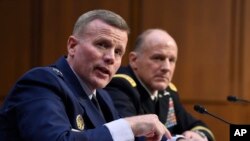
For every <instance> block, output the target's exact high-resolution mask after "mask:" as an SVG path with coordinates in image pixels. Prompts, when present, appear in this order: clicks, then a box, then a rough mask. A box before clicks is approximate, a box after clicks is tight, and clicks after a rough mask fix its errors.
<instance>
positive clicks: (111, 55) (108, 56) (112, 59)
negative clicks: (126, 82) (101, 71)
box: [104, 49, 115, 64]
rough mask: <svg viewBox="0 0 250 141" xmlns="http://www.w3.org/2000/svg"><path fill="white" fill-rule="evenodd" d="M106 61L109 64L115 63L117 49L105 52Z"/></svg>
mask: <svg viewBox="0 0 250 141" xmlns="http://www.w3.org/2000/svg"><path fill="white" fill-rule="evenodd" d="M104 61H105V62H106V63H108V64H114V62H115V51H114V50H113V49H110V50H107V51H106V52H105V54H104Z"/></svg>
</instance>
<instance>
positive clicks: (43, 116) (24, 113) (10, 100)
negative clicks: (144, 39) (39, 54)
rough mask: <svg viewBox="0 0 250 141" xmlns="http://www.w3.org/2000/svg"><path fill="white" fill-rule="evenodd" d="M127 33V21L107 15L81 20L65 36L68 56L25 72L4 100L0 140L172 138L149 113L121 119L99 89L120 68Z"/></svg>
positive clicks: (97, 12) (93, 14) (102, 12)
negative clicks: (71, 31)
mask: <svg viewBox="0 0 250 141" xmlns="http://www.w3.org/2000/svg"><path fill="white" fill-rule="evenodd" d="M128 33H129V28H128V26H127V23H126V22H125V21H124V20H123V19H122V18H121V17H120V16H119V15H117V14H115V13H113V12H111V11H107V10H93V11H89V12H87V13H85V14H83V15H82V16H80V17H79V18H78V20H77V22H76V24H75V26H74V30H73V34H72V35H71V36H70V37H69V38H68V43H67V50H68V55H67V56H64V57H61V58H60V59H59V60H58V61H57V62H56V63H55V64H53V65H50V66H48V67H37V68H34V69H32V70H30V71H28V72H27V73H25V74H24V75H23V76H22V77H21V78H20V79H19V80H18V81H17V83H16V84H15V85H14V87H13V88H12V90H11V91H10V93H9V95H8V96H7V97H6V99H5V101H4V103H3V107H2V108H1V109H0V140H1V141H112V140H115V141H131V140H134V139H135V137H139V136H144V137H145V138H146V139H152V140H156V141H159V140H160V139H161V138H162V136H166V137H167V138H171V135H170V133H169V131H168V130H167V129H166V128H165V127H164V125H163V124H162V123H161V122H160V121H159V120H158V117H157V116H156V115H154V114H148V115H145V116H135V117H129V118H120V117H119V116H118V114H117V112H116V110H115V108H114V105H113V103H112V100H111V98H110V97H109V96H108V94H107V93H106V92H105V91H104V90H102V89H100V88H103V87H104V86H106V84H107V83H108V82H109V81H110V80H111V78H112V77H113V75H114V74H115V72H116V71H117V69H118V68H119V67H120V64H121V59H122V56H123V55H124V52H125V49H126V45H127V41H128ZM92 100H93V102H92ZM95 104H96V105H95Z"/></svg>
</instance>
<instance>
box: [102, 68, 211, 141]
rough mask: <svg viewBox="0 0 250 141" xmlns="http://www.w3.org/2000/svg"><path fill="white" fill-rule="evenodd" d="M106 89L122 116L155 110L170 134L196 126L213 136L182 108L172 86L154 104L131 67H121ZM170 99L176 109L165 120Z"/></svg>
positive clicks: (200, 122) (201, 123)
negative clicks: (168, 120) (172, 114)
mask: <svg viewBox="0 0 250 141" xmlns="http://www.w3.org/2000/svg"><path fill="white" fill-rule="evenodd" d="M171 86H173V85H172V84H171ZM105 89H106V90H107V91H108V92H109V94H110V96H111V98H112V99H113V102H114V104H115V107H116V109H117V110H118V112H119V114H121V116H125V117H127V116H133V115H140V114H149V113H154V114H157V115H158V117H159V119H160V121H161V122H162V123H163V124H165V125H166V127H167V128H168V129H169V130H170V132H171V133H172V134H182V133H183V132H184V131H186V130H192V129H196V130H199V131H201V132H203V133H205V134H206V135H207V137H208V138H209V140H210V141H211V140H213V135H212V133H211V131H210V130H209V129H208V128H207V126H206V125H205V124H204V123H203V122H202V121H200V120H197V119H195V118H194V117H193V116H191V115H190V114H189V113H188V112H187V111H186V110H185V109H184V107H183V106H182V104H181V102H180V99H179V96H178V93H177V90H175V89H174V87H168V88H167V89H166V91H161V92H159V95H158V101H157V102H156V103H155V102H154V101H153V100H152V99H151V97H150V94H149V92H148V91H147V90H146V89H145V87H143V85H142V84H141V83H140V81H139V80H138V79H137V78H136V76H135V74H134V73H133V71H132V69H131V67H130V66H127V67H121V68H120V69H119V70H118V72H117V74H116V75H115V76H114V77H113V79H112V80H111V82H110V83H109V84H108V86H107V87H106V88H105ZM166 92H168V94H167V93H166ZM170 98H171V99H172V100H173V104H174V105H173V106H174V110H175V111H174V114H175V118H173V117H174V116H172V119H171V118H169V119H171V120H170V121H171V122H172V123H171V122H167V117H168V116H169V115H168V112H169V100H170Z"/></svg>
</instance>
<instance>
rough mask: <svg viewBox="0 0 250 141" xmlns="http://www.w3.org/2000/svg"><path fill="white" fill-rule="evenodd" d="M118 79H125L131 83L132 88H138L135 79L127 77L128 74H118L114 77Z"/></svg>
mask: <svg viewBox="0 0 250 141" xmlns="http://www.w3.org/2000/svg"><path fill="white" fill-rule="evenodd" d="M116 77H118V78H124V79H126V80H127V81H128V82H129V83H130V85H131V86H132V87H136V83H135V81H134V79H133V78H131V77H130V76H129V75H126V74H116V75H114V78H116Z"/></svg>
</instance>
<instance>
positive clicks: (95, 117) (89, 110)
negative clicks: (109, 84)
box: [79, 98, 105, 127]
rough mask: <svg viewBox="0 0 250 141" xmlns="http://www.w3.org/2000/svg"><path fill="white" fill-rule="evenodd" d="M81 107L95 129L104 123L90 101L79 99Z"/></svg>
mask: <svg viewBox="0 0 250 141" xmlns="http://www.w3.org/2000/svg"><path fill="white" fill-rule="evenodd" d="M79 102H80V104H81V106H82V107H83V108H84V109H85V111H86V114H87V117H88V118H89V120H90V121H91V122H92V123H93V125H94V126H95V127H97V126H101V125H103V124H104V123H105V120H104V119H103V117H102V116H101V114H100V113H99V111H98V110H97V109H96V107H95V105H94V104H93V103H92V102H91V101H90V99H82V98H79Z"/></svg>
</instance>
